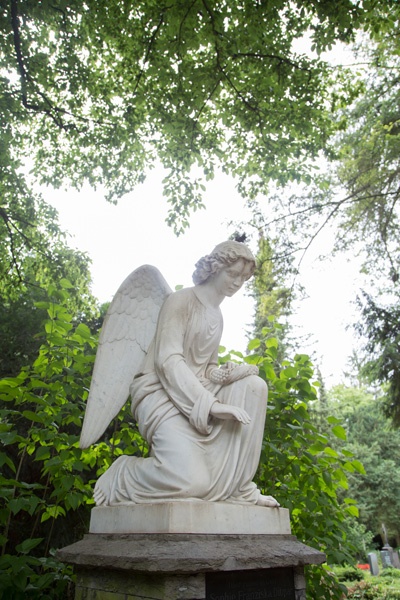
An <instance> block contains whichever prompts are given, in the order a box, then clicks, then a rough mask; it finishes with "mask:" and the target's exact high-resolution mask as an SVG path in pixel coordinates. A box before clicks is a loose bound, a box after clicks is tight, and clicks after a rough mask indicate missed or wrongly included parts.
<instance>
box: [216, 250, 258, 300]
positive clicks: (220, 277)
mask: <svg viewBox="0 0 400 600" xmlns="http://www.w3.org/2000/svg"><path fill="white" fill-rule="evenodd" d="M252 270H253V265H252V263H250V262H249V261H247V260H245V259H244V258H239V259H238V260H237V261H236V262H234V263H232V264H231V265H229V266H227V267H224V268H223V269H221V270H220V271H218V273H216V274H215V275H214V276H213V285H214V288H215V290H216V292H217V293H218V294H220V295H223V296H233V295H234V294H236V292H237V291H238V290H240V288H241V287H242V285H243V284H244V282H245V281H247V280H248V279H249V277H250V276H251V274H252Z"/></svg>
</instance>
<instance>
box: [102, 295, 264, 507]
mask: <svg viewBox="0 0 400 600" xmlns="http://www.w3.org/2000/svg"><path fill="white" fill-rule="evenodd" d="M222 328H223V320H222V315H221V311H220V309H219V308H211V307H208V306H205V305H204V304H203V303H202V302H201V301H200V299H199V298H198V296H197V295H196V288H195V287H194V288H186V289H183V290H180V291H178V292H175V293H173V294H171V295H170V296H168V297H167V299H166V300H165V302H164V304H163V306H162V308H161V311H160V315H159V319H158V324H157V330H156V334H155V338H154V340H153V342H152V343H151V345H150V348H149V350H148V353H147V356H146V358H145V361H144V364H143V365H142V369H141V372H140V373H139V374H138V375H137V376H136V377H135V379H134V381H133V383H132V385H131V388H130V393H131V398H132V413H133V415H134V417H135V419H136V421H137V423H138V426H139V431H140V433H141V434H142V435H143V437H144V438H145V439H146V440H147V442H148V443H149V446H150V453H149V456H148V457H146V458H141V457H135V456H121V457H119V458H118V459H117V460H116V461H115V462H114V463H113V464H112V465H111V467H110V468H109V469H108V471H106V473H105V474H104V475H102V476H101V477H100V479H99V481H98V483H97V485H98V486H99V487H100V488H101V489H102V491H103V492H104V493H105V496H106V502H105V503H106V504H109V505H116V504H120V503H131V502H133V503H144V502H162V501H168V500H170V501H177V500H179V501H181V500H193V499H196V500H208V501H228V502H239V503H247V502H249V503H253V504H255V503H256V502H257V500H258V497H259V495H260V491H259V490H258V489H257V487H256V485H255V483H254V482H253V481H252V480H253V477H254V475H255V472H256V470H257V466H258V462H259V458H260V452H261V444H262V439H263V433H264V423H265V414H266V407H267V386H266V384H265V382H264V381H263V380H262V379H261V378H260V377H258V376H256V375H249V376H247V377H244V378H243V379H240V380H238V381H236V382H233V383H230V384H227V385H221V384H216V383H213V382H212V381H210V379H209V376H210V372H211V371H212V369H215V368H217V366H218V348H219V344H220V339H221V335H222ZM214 402H221V403H224V404H230V405H232V406H238V407H241V408H244V409H245V410H246V411H247V412H248V413H249V415H250V417H251V422H250V423H249V424H242V423H239V422H238V421H236V420H222V419H218V418H215V417H213V416H211V415H210V409H211V407H212V405H213V403H214Z"/></svg>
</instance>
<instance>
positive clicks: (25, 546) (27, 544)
mask: <svg viewBox="0 0 400 600" xmlns="http://www.w3.org/2000/svg"><path fill="white" fill-rule="evenodd" d="M42 541H43V538H32V539H29V540H24V541H23V542H21V544H18V545H17V546H16V547H15V549H16V550H17V552H20V553H21V554H29V552H30V551H31V550H33V549H34V548H36V546H38V545H39V544H40V543H41V542H42Z"/></svg>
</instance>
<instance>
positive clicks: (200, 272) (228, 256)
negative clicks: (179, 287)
mask: <svg viewBox="0 0 400 600" xmlns="http://www.w3.org/2000/svg"><path fill="white" fill-rule="evenodd" d="M240 258H244V260H245V261H246V262H249V263H251V265H252V270H251V274H250V277H251V275H252V274H253V273H254V270H255V268H256V260H255V258H254V256H253V255H252V253H251V252H250V250H249V248H248V247H247V246H245V244H242V243H241V242H234V241H232V240H231V241H227V242H222V244H218V246H215V248H214V250H213V251H212V252H211V254H207V255H206V256H203V257H202V258H201V259H200V260H199V261H198V262H197V263H196V265H195V266H196V270H195V272H194V273H193V275H192V279H193V283H194V284H195V285H199V284H200V283H204V282H205V281H207V279H208V278H209V277H210V276H211V275H213V274H214V273H218V271H220V270H221V269H223V268H225V267H227V266H229V265H231V264H232V263H234V262H236V261H237V260H239V259H240Z"/></svg>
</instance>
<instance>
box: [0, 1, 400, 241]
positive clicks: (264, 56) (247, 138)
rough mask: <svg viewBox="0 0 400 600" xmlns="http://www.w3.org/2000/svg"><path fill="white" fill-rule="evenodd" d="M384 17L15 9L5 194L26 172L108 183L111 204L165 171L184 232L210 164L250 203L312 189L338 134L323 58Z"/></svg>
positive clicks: (1, 54) (142, 7)
mask: <svg viewBox="0 0 400 600" xmlns="http://www.w3.org/2000/svg"><path fill="white" fill-rule="evenodd" d="M390 5H391V2H388V1H385V0H374V1H371V0H364V1H363V2H361V1H358V2H353V1H352V0H341V1H340V2H336V3H334V4H333V3H329V2H321V1H320V0H308V1H307V2H304V1H303V0H292V1H291V2H289V1H287V0H278V1H275V2H261V1H257V0H240V1H237V2H228V1H227V0H191V1H190V2H186V1H183V0H172V1H169V2H166V1H165V0H161V1H149V0H141V1H135V2H132V0H125V1H123V2H121V1H120V0H107V1H106V0H86V1H85V2H81V1H79V2H78V1H77V0H73V1H66V0H55V1H51V2H50V1H49V0H42V1H41V2H34V1H32V0H10V2H9V3H7V4H6V3H4V4H3V8H2V9H1V12H0V39H1V51H0V86H1V97H2V101H1V104H0V110H1V122H2V129H3V132H2V151H1V163H2V169H3V174H4V181H5V182H6V183H7V182H8V185H9V186H10V185H11V183H12V182H14V183H16V182H20V183H19V185H20V186H21V185H22V183H21V181H22V175H21V171H20V167H21V165H23V164H24V163H26V162H27V161H28V162H29V165H30V166H31V168H32V175H33V176H34V177H35V178H36V180H37V181H39V182H41V183H46V184H51V185H52V186H55V187H57V186H61V185H75V186H77V187H79V186H81V185H82V184H83V182H89V183H90V184H91V185H92V186H96V185H98V184H102V185H104V186H105V187H106V189H107V190H108V196H109V198H110V199H116V198H118V197H119V196H121V195H122V194H124V193H125V192H127V191H129V190H131V189H132V188H133V187H134V186H135V185H136V184H137V183H139V182H141V181H143V179H144V177H145V174H146V171H147V170H148V169H149V168H150V167H151V166H153V165H154V164H155V162H156V161H159V162H161V163H162V165H163V166H164V167H165V168H166V169H167V171H168V174H167V177H166V178H165V181H164V185H165V195H166V196H167V198H168V201H169V202H170V203H171V212H170V217H169V221H170V223H171V224H173V225H174V226H175V227H176V229H177V230H178V231H180V230H181V228H182V227H183V226H185V224H187V218H188V215H189V212H190V209H193V208H196V207H198V206H199V205H201V194H202V187H201V186H202V184H201V181H200V177H203V178H205V179H209V178H212V177H213V174H214V171H215V168H216V166H217V165H219V166H222V168H223V170H224V171H225V172H227V173H230V174H232V175H233V176H236V177H237V180H238V186H239V189H240V190H241V192H242V193H243V194H245V195H247V196H252V195H254V194H256V193H257V192H260V191H261V192H265V191H266V190H267V186H268V182H269V181H270V180H271V179H272V180H277V181H279V182H281V183H285V182H287V181H293V180H294V181H299V180H301V179H302V178H304V177H306V178H307V176H308V171H309V160H310V158H313V157H315V156H317V154H318V152H320V151H321V150H323V149H324V148H325V147H326V140H327V137H328V136H329V135H330V133H331V131H332V121H331V118H330V109H331V104H332V98H331V91H330V88H329V85H328V83H329V80H330V78H329V77H327V70H326V64H325V63H324V62H323V61H321V60H320V58H319V57H318V56H319V54H320V53H321V52H322V51H324V50H326V49H329V48H331V47H332V46H333V44H334V43H335V42H337V41H343V42H349V41H351V40H352V39H353V38H354V35H355V33H356V31H357V30H359V29H361V28H364V29H366V30H371V29H372V28H373V29H374V30H381V29H382V28H385V27H386V28H387V27H388V18H389V17H388V13H389V6H390ZM304 43H306V45H308V47H310V48H311V50H312V51H313V52H314V54H313V55H311V53H310V52H306V51H305V50H304V48H303V46H304ZM28 159H29V160H28ZM192 167H198V170H197V171H196V172H193V170H192ZM14 187H15V186H14ZM7 195H9V193H8V194H7ZM7 202H8V203H10V202H11V198H10V199H8V201H7ZM21 202H22V200H21ZM3 210H4V214H3V213H2V217H3V220H5V222H7V221H6V219H7V218H9V219H10V218H11V217H10V216H9V207H8V204H6V205H5V206H4V208H3Z"/></svg>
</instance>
